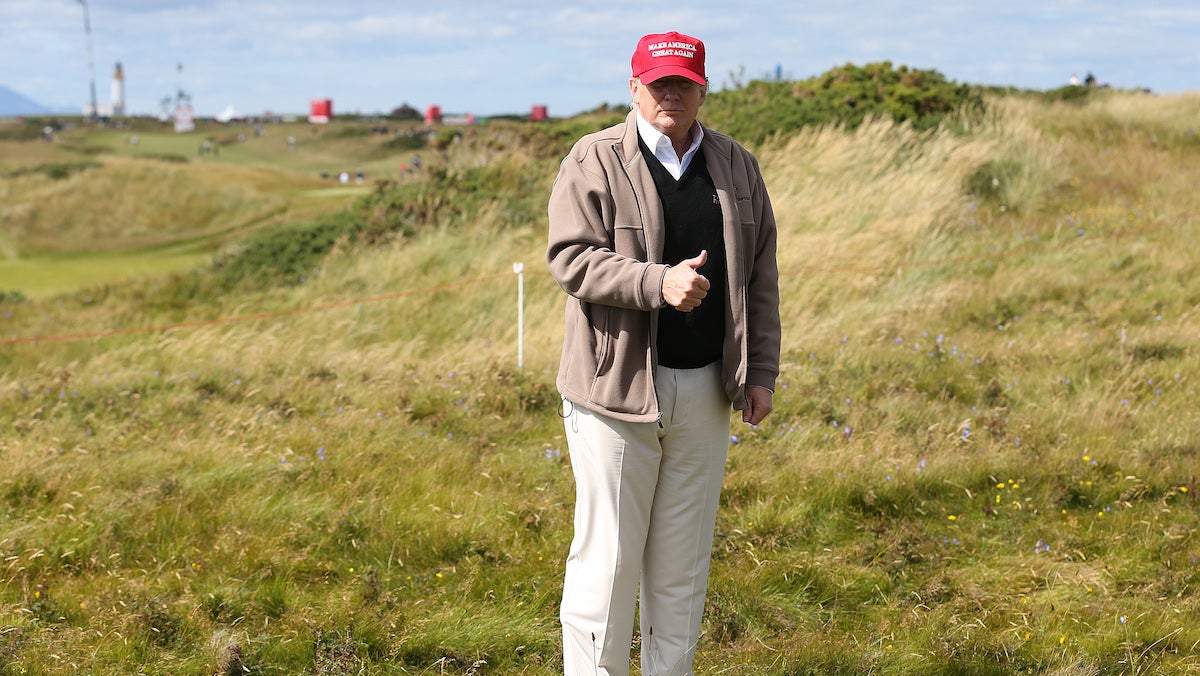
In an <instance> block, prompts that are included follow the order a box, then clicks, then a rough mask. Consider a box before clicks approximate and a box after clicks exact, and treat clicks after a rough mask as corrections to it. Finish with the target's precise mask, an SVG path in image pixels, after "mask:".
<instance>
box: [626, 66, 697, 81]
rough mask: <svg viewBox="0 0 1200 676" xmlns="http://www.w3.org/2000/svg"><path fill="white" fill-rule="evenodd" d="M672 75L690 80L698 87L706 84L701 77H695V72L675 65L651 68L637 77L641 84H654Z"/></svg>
mask: <svg viewBox="0 0 1200 676" xmlns="http://www.w3.org/2000/svg"><path fill="white" fill-rule="evenodd" d="M672 75H678V76H679V77H685V78H687V79H689V80H691V81H692V82H695V83H696V84H698V85H704V84H708V83H707V82H706V81H705V80H704V77H703V76H701V75H697V74H696V72H695V71H693V70H690V69H688V68H685V67H683V66H675V65H669V66H658V67H657V68H651V69H649V70H647V71H645V72H644V73H642V74H641V75H638V79H639V80H641V81H642V84H650V83H651V82H654V81H655V80H661V79H663V78H664V77H670V76H672Z"/></svg>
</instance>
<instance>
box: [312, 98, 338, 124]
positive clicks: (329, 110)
mask: <svg viewBox="0 0 1200 676" xmlns="http://www.w3.org/2000/svg"><path fill="white" fill-rule="evenodd" d="M332 119H333V99H313V100H311V101H309V103H308V121H309V122H312V123H313V124H325V123H326V122H329V121H330V120H332Z"/></svg>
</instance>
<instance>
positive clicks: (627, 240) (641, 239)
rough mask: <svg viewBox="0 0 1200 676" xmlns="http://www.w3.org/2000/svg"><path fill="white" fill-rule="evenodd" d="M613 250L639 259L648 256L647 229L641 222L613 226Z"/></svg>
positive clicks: (644, 258)
mask: <svg viewBox="0 0 1200 676" xmlns="http://www.w3.org/2000/svg"><path fill="white" fill-rule="evenodd" d="M613 251H616V252H617V253H619V254H621V255H622V256H628V257H629V258H634V259H637V260H639V261H645V260H649V259H647V258H646V231H645V230H643V229H642V226H641V225H640V224H635V225H619V224H618V225H617V226H615V227H614V228H613Z"/></svg>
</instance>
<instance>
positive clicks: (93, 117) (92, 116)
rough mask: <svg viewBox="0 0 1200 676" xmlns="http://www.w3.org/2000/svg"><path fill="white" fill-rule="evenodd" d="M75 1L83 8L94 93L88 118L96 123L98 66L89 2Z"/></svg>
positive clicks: (90, 78) (90, 80)
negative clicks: (89, 14)
mask: <svg viewBox="0 0 1200 676" xmlns="http://www.w3.org/2000/svg"><path fill="white" fill-rule="evenodd" d="M75 1H76V2H78V3H79V4H80V5H82V6H83V33H84V35H85V36H87V55H88V84H89V85H90V86H91V91H92V109H91V112H90V113H89V115H88V118H89V119H91V120H92V121H93V122H95V121H96V116H97V114H98V109H97V108H96V66H95V64H94V63H93V61H92V20H91V18H90V17H89V16H88V4H87V0H75Z"/></svg>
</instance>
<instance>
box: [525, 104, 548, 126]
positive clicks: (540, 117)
mask: <svg viewBox="0 0 1200 676" xmlns="http://www.w3.org/2000/svg"><path fill="white" fill-rule="evenodd" d="M548 119H550V113H549V109H548V108H547V107H546V106H542V105H536V106H534V107H533V108H531V109H530V110H529V121H530V122H545V121H546V120H548Z"/></svg>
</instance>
